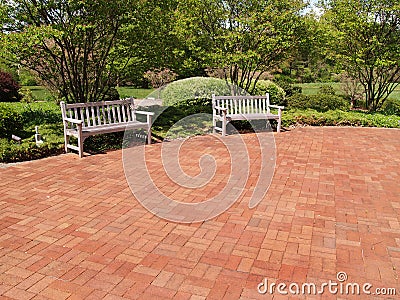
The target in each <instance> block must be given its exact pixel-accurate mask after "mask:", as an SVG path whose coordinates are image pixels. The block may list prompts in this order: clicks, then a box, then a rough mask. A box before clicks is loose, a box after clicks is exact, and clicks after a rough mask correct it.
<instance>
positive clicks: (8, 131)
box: [0, 104, 23, 139]
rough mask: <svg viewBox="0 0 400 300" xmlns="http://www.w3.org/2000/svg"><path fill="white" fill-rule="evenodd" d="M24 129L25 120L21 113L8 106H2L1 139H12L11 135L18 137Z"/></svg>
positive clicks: (0, 112) (0, 106) (0, 116)
mask: <svg viewBox="0 0 400 300" xmlns="http://www.w3.org/2000/svg"><path fill="white" fill-rule="evenodd" d="M22 128H23V118H22V116H21V114H20V113H18V112H17V111H14V110H13V109H12V108H10V107H9V106H7V105H4V104H0V138H7V139H11V135H12V134H15V135H18V134H20V132H21V131H22Z"/></svg>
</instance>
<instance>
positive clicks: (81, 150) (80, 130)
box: [78, 125, 85, 158]
mask: <svg viewBox="0 0 400 300" xmlns="http://www.w3.org/2000/svg"><path fill="white" fill-rule="evenodd" d="M84 140H85V139H84V138H83V136H82V125H78V148H79V157H80V158H82V157H83V142H84Z"/></svg>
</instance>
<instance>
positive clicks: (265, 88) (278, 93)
mask: <svg viewBox="0 0 400 300" xmlns="http://www.w3.org/2000/svg"><path fill="white" fill-rule="evenodd" d="M266 93H268V94H269V99H270V101H271V104H276V105H286V101H285V94H286V93H285V91H284V89H283V88H281V87H280V86H279V85H278V84H276V83H274V82H272V81H271V80H259V81H257V83H256V86H255V88H254V90H253V95H260V96H261V95H265V94H266Z"/></svg>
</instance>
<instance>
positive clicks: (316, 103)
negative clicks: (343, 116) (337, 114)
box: [287, 94, 350, 112]
mask: <svg viewBox="0 0 400 300" xmlns="http://www.w3.org/2000/svg"><path fill="white" fill-rule="evenodd" d="M287 103H288V106H289V108H297V109H315V110H316V111H319V112H326V111H328V110H335V109H339V110H344V111H346V110H349V108H350V104H349V102H348V101H346V100H345V99H343V98H342V97H340V96H336V95H328V94H317V95H304V94H295V95H293V96H291V97H289V98H288V99H287Z"/></svg>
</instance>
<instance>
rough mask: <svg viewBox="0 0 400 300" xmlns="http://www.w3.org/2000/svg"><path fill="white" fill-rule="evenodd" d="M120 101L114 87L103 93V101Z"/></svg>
mask: <svg viewBox="0 0 400 300" xmlns="http://www.w3.org/2000/svg"><path fill="white" fill-rule="evenodd" d="M118 99H120V96H119V92H118V90H117V89H116V88H115V87H109V88H108V90H107V91H105V94H104V97H103V101H111V100H118Z"/></svg>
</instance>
